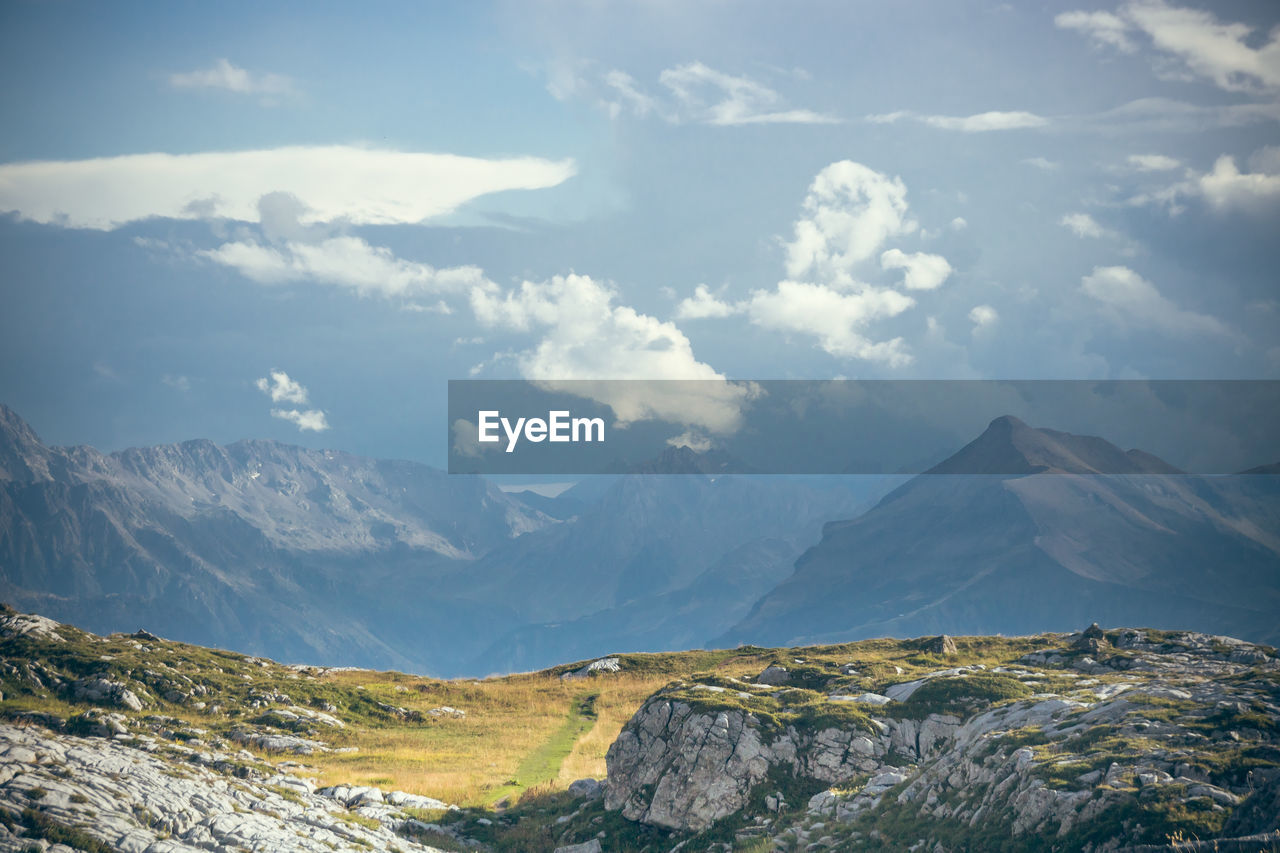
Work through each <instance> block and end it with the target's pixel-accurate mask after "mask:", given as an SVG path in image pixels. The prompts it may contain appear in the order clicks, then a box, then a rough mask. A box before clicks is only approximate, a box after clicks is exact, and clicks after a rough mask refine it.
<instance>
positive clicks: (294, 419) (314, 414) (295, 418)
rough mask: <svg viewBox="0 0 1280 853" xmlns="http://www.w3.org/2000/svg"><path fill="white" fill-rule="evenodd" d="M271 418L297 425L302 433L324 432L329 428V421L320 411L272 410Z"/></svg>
mask: <svg viewBox="0 0 1280 853" xmlns="http://www.w3.org/2000/svg"><path fill="white" fill-rule="evenodd" d="M271 417H273V418H280V419H281V420H285V421H289V422H290V423H293V424H296V425H297V427H298V430H299V431H301V432H308V431H310V432H324V431H325V430H327V429H328V428H329V421H328V419H327V418H325V416H324V412H322V411H320V410H319V409H308V410H306V411H305V412H304V411H300V410H298V409H272V410H271Z"/></svg>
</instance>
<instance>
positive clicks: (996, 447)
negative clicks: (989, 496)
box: [925, 415, 1178, 476]
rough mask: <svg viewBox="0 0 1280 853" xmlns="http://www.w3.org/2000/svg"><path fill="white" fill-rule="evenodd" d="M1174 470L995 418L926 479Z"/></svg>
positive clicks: (1138, 455) (1086, 439)
mask: <svg viewBox="0 0 1280 853" xmlns="http://www.w3.org/2000/svg"><path fill="white" fill-rule="evenodd" d="M1177 470H1178V469H1176V468H1174V467H1173V466H1172V465H1169V464H1168V463H1166V462H1164V461H1163V460H1161V459H1159V458H1158V457H1156V456H1153V455H1151V454H1149V453H1145V452H1142V451H1129V452H1128V453H1126V452H1125V451H1123V450H1121V449H1120V448H1118V447H1116V446H1115V445H1114V444H1112V443H1111V442H1109V441H1107V440H1106V439H1102V438H1098V437H1097V436H1093V435H1073V434H1072V433H1068V432H1058V431H1057V430H1052V429H1042V428H1037V427H1031V426H1028V425H1027V424H1025V423H1023V422H1022V421H1021V420H1019V419H1018V418H1016V417H1014V416H1013V415H1001V416H1000V417H998V418H996V419H995V420H993V421H992V422H991V423H990V424H989V425H988V426H987V428H986V430H985V431H984V432H983V433H982V435H980V436H978V437H977V438H976V439H974V440H973V441H971V442H969V443H968V444H967V445H965V446H964V447H963V448H961V449H960V450H959V451H958V452H957V453H955V454H954V455H953V456H951V457H950V458H949V459H947V460H945V461H943V462H941V463H939V464H938V465H936V466H934V467H933V468H931V469H929V470H928V471H927V472H925V473H928V474H996V475H1010V476H1020V475H1027V474H1039V473H1043V472H1054V473H1062V474H1156V473H1159V474H1168V473H1177Z"/></svg>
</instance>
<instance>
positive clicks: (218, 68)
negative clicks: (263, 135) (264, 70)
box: [169, 59, 295, 95]
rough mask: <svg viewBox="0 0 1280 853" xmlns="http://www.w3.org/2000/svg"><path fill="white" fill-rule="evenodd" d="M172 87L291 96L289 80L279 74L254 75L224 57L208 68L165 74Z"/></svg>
mask: <svg viewBox="0 0 1280 853" xmlns="http://www.w3.org/2000/svg"><path fill="white" fill-rule="evenodd" d="M169 85H170V86H172V87H173V88H175V89H222V90H224V91H227V92H235V93H236V94H239V95H292V94H294V93H295V89H294V85H293V81H292V80H291V79H290V78H288V77H285V76H284V75H282V74H255V73H253V72H251V71H247V70H245V69H243V68H241V67H239V66H237V65H233V64H232V63H231V62H230V61H229V60H227V59H218V60H216V61H215V62H214V63H213V65H212V66H211V67H209V68H202V69H197V70H195V71H185V72H181V73H177V74H170V75H169Z"/></svg>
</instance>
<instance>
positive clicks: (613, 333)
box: [0, 0, 1280, 465]
mask: <svg viewBox="0 0 1280 853" xmlns="http://www.w3.org/2000/svg"><path fill="white" fill-rule="evenodd" d="M0 68H2V69H3V71H2V72H0V74H2V76H0V116H2V117H3V121H0V127H2V128H3V130H0V288H3V290H2V291H0V402H3V403H5V404H7V405H9V406H10V407H12V408H13V409H15V410H16V411H17V412H18V413H19V414H20V415H22V416H23V417H24V418H26V419H27V420H28V421H29V422H30V423H31V424H32V425H33V426H34V427H35V429H36V430H37V432H38V433H39V434H40V435H41V436H42V437H43V438H44V439H45V440H46V441H49V442H50V443H55V444H92V445H95V446H97V447H100V448H103V449H107V450H115V449H121V448H124V447H129V446H140V445H147V444H156V443H163V442H175V441H182V440H186V439H191V438H198V437H199V438H211V439H214V440H215V441H219V442H229V441H234V440H236V439H240V438H251V437H252V438H275V439H279V440H283V441H289V442H293V443H297V444H302V445H305V446H309V447H335V448H340V449H344V450H349V451H352V452H356V453H362V454H367V455H373V456H383V457H398V458H408V459H416V460H420V461H424V462H428V463H431V464H435V465H443V464H444V459H445V448H446V440H447V434H448V424H447V413H446V400H445V396H446V394H445V392H446V383H447V381H448V380H450V379H468V378H502V379H510V378H533V379H544V380H554V379H628V378H635V379H657V378H690V379H714V378H717V377H728V378H731V379H753V378H758V379H767V378H805V379H827V378H834V377H850V378H868V379H869V378H901V379H918V378H928V379H950V378H956V379H973V378H983V379H1036V378H1055V379H1128V378H1160V379H1183V378H1186V379H1265V378H1280V332H1278V331H1277V330H1280V274H1278V270H1280V263H1278V262H1280V250H1278V249H1277V240H1276V236H1277V235H1278V234H1280V6H1277V5H1276V4H1275V3H1274V2H1215V3H1212V4H1209V3H1204V2H1201V3H1199V4H1198V5H1192V4H1190V3H1183V2H1175V0H1134V2H1121V3H1119V4H1117V3H1114V2H1104V3H1093V2H1085V1H1084V0H1081V2H1076V0H1064V2H1062V3H1008V4H1006V3H995V2H970V0H937V2H926V0H919V2H905V3H881V2H797V3H788V4H776V3H765V2H704V3H698V4H690V3H685V2H663V1H662V0H651V2H637V3H606V2H595V0H591V2H567V0H566V2H538V0H520V2H510V3H507V2H491V3H484V2H467V3H452V4H451V3H432V4H421V3H375V4H369V5H367V6H362V7H360V9H359V11H356V10H355V9H354V7H352V6H350V5H348V4H326V3H281V4H257V3H220V4H196V3H184V2H173V3H146V4H130V3H116V4H102V3H74V2H18V0H15V2H9V3H5V4H4V5H3V6H2V7H0ZM1049 426H1051V425H1049Z"/></svg>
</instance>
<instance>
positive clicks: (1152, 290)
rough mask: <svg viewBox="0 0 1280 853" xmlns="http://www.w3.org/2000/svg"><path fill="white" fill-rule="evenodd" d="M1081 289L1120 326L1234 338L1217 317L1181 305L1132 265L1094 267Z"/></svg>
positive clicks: (1082, 281) (1082, 283) (1083, 281)
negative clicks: (1164, 293)
mask: <svg viewBox="0 0 1280 853" xmlns="http://www.w3.org/2000/svg"><path fill="white" fill-rule="evenodd" d="M1080 289H1081V291H1082V292H1083V293H1084V294H1085V295H1086V296H1088V297H1090V298H1091V299H1094V300H1096V301H1097V302H1098V303H1100V305H1101V306H1102V308H1103V310H1104V313H1105V314H1107V315H1108V316H1109V317H1110V318H1111V320H1112V321H1113V322H1115V323H1116V324H1117V325H1120V326H1123V327H1126V328H1129V327H1132V328H1145V329H1154V330H1157V331H1162V332H1167V333H1170V334H1175V335H1185V334H1207V335H1219V336H1225V337H1230V336H1232V335H1233V333H1232V331H1231V330H1230V329H1229V328H1228V327H1227V325H1226V324H1225V323H1223V322H1222V321H1221V320H1219V319H1218V318H1217V317H1213V316H1211V315H1208V314H1197V313H1195V312H1193V311H1187V310H1184V309H1182V308H1179V307H1178V306H1177V305H1175V304H1174V303H1173V302H1171V301H1169V300H1168V299H1167V298H1165V297H1164V296H1163V295H1162V294H1161V293H1160V291H1159V290H1158V289H1156V286H1155V285H1154V284H1152V283H1151V282H1149V281H1147V280H1146V279H1144V278H1143V277H1142V276H1140V275H1138V274H1137V273H1136V272H1134V271H1133V270H1131V269H1129V268H1128V267H1122V266H1116V267H1094V269H1093V272H1092V273H1090V274H1089V275H1087V276H1085V277H1084V278H1082V279H1081V281H1080Z"/></svg>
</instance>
